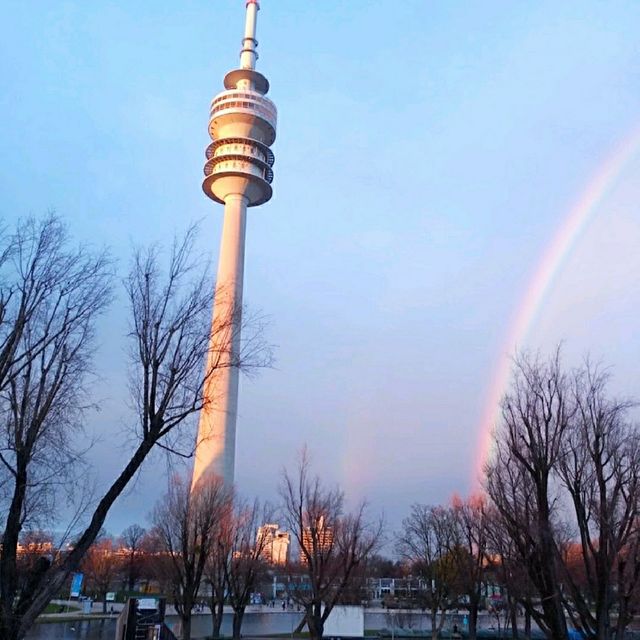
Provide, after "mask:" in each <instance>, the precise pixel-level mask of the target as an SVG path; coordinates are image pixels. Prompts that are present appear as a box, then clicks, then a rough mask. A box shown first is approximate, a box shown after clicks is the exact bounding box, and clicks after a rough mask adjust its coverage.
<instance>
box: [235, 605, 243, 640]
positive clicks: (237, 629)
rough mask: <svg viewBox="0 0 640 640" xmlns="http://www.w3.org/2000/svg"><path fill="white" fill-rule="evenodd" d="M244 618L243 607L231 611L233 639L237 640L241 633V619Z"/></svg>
mask: <svg viewBox="0 0 640 640" xmlns="http://www.w3.org/2000/svg"><path fill="white" fill-rule="evenodd" d="M243 618H244V607H241V608H239V609H234V610H233V638H234V640H239V638H240V636H241V631H242V619H243Z"/></svg>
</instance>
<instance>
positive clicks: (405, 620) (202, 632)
mask: <svg viewBox="0 0 640 640" xmlns="http://www.w3.org/2000/svg"><path fill="white" fill-rule="evenodd" d="M300 619H301V614H300V613H297V612H289V611H277V610H276V611H273V610H271V611H269V612H254V611H249V612H247V613H246V614H245V617H244V622H243V624H242V635H245V636H252V635H270V634H281V635H283V636H288V635H290V634H291V633H292V631H293V630H294V629H295V628H296V627H297V626H298V623H299V622H300ZM231 620H232V615H231V614H230V613H225V614H224V619H223V622H222V634H223V635H225V636H230V635H231ZM166 622H167V625H168V626H169V627H170V628H171V629H172V630H173V631H174V632H177V631H179V621H178V618H177V617H176V616H167V619H166ZM448 622H450V623H451V624H453V623H456V624H458V625H462V624H463V616H462V615H459V616H451V620H448ZM479 623H480V624H479V627H486V626H489V625H490V624H491V620H490V619H489V617H488V616H481V618H480V620H479ZM364 626H365V629H384V628H387V629H388V628H391V627H401V626H402V627H405V628H408V629H409V628H410V629H415V630H421V631H425V630H428V629H429V628H430V622H429V616H427V615H425V614H424V613H422V612H417V611H414V612H391V611H390V612H386V613H381V612H375V611H365V615H364ZM211 630H212V625H211V616H210V615H209V614H198V615H194V616H193V620H192V623H191V636H192V637H193V638H194V639H195V638H206V637H207V636H210V635H211ZM115 631H116V621H115V619H109V620H83V621H81V622H54V623H46V624H39V625H36V626H35V627H34V628H33V629H32V630H31V631H30V633H29V634H28V635H27V640H114V637H115Z"/></svg>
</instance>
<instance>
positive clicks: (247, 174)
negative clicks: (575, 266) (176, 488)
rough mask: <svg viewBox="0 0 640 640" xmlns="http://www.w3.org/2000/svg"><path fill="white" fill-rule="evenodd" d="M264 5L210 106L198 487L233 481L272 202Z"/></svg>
mask: <svg viewBox="0 0 640 640" xmlns="http://www.w3.org/2000/svg"><path fill="white" fill-rule="evenodd" d="M259 9H260V5H259V3H258V0H247V2H246V22H245V31H244V38H243V40H242V50H241V51H240V68H239V69H235V70H233V71H230V72H229V73H227V75H226V76H225V78H224V87H225V90H224V91H222V92H221V93H220V94H218V95H217V96H216V97H215V98H214V99H213V101H212V102H211V111H210V118H209V135H210V136H211V140H212V142H211V144H210V145H209V146H208V147H207V151H206V157H207V162H206V164H205V166H204V175H205V178H204V182H203V185H202V188H203V189H204V192H205V194H206V195H207V196H208V197H209V198H211V199H212V200H214V201H215V202H218V203H220V204H223V205H224V222H223V227H222V239H221V242H220V257H219V262H218V276H217V280H216V297H215V303H214V309H213V321H212V325H211V338H210V340H211V342H210V349H209V356H208V365H207V371H211V370H212V369H213V370H214V371H213V374H212V375H210V376H209V377H208V378H207V381H206V383H205V389H204V393H205V406H204V408H203V409H202V411H201V412H200V422H199V425H198V439H197V443H196V454H195V463H194V469H193V480H192V486H195V484H196V483H197V482H198V480H199V479H200V478H201V477H203V476H205V475H209V474H211V475H213V474H215V475H218V476H221V477H222V478H223V479H224V482H225V484H227V485H231V484H232V483H233V479H234V466H235V440H236V416H237V408H238V376H239V371H238V367H237V364H238V361H239V358H240V346H241V345H240V329H241V314H242V284H243V272H244V245H245V230H246V216H247V207H256V206H258V205H260V204H263V203H265V202H267V201H268V200H269V199H270V198H271V194H272V190H271V181H272V180H273V171H272V168H271V167H272V166H273V162H274V156H273V152H272V151H271V149H270V146H271V145H272V144H273V142H274V140H275V138H276V121H277V111H276V107H275V105H274V104H273V102H271V100H269V98H267V97H265V95H266V93H267V92H268V91H269V82H268V81H267V79H266V78H265V77H264V76H263V75H262V74H261V73H258V72H257V71H256V69H255V66H256V60H257V59H258V53H257V51H256V49H257V46H258V41H257V40H256V22H257V15H258V10H259Z"/></svg>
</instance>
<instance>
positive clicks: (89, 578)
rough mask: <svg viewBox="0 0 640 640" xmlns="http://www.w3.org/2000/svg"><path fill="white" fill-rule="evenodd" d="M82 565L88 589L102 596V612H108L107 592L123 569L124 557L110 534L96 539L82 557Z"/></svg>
mask: <svg viewBox="0 0 640 640" xmlns="http://www.w3.org/2000/svg"><path fill="white" fill-rule="evenodd" d="M81 567H82V570H83V572H84V574H85V576H86V589H87V590H90V591H92V592H93V593H95V594H96V595H97V596H98V597H99V598H100V600H101V601H102V612H103V613H106V612H107V593H108V592H109V591H111V589H112V588H113V586H114V585H115V582H116V578H117V577H118V575H119V573H120V570H121V569H122V559H121V558H120V557H119V556H118V555H117V554H116V549H115V546H114V544H113V540H112V539H111V538H110V537H108V536H106V537H104V538H101V539H99V540H96V541H95V542H94V543H93V544H92V545H91V547H89V550H88V551H87V553H86V555H85V556H84V558H83V559H82V564H81Z"/></svg>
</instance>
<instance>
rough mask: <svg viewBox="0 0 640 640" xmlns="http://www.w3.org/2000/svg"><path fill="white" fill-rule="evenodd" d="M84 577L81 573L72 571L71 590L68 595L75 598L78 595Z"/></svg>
mask: <svg viewBox="0 0 640 640" xmlns="http://www.w3.org/2000/svg"><path fill="white" fill-rule="evenodd" d="M83 578H84V574H83V573H74V574H72V578H71V592H70V594H69V595H70V596H71V597H72V598H77V597H78V596H79V595H80V591H81V589H82V579H83Z"/></svg>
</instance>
